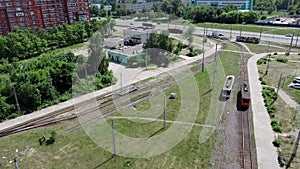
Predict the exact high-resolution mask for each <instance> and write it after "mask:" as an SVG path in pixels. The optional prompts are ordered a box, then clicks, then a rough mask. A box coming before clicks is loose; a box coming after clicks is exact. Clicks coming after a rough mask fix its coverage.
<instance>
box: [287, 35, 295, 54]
mask: <svg viewBox="0 0 300 169" xmlns="http://www.w3.org/2000/svg"><path fill="white" fill-rule="evenodd" d="M293 40H294V34H293V36H292V38H291V43H290V47H289V52H288V54H290V52H291V49H292V46H293Z"/></svg>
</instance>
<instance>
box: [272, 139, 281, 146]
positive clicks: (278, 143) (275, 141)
mask: <svg viewBox="0 0 300 169" xmlns="http://www.w3.org/2000/svg"><path fill="white" fill-rule="evenodd" d="M272 143H273V145H274V146H275V147H280V144H281V142H280V140H279V139H275V140H274V141H273V142H272Z"/></svg>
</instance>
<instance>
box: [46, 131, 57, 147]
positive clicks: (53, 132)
mask: <svg viewBox="0 0 300 169" xmlns="http://www.w3.org/2000/svg"><path fill="white" fill-rule="evenodd" d="M55 140H56V132H55V131H51V136H50V137H49V139H48V140H47V141H46V145H50V144H53V143H54V142H55Z"/></svg>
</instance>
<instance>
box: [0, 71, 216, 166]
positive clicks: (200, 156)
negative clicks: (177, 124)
mask: <svg viewBox="0 0 300 169" xmlns="http://www.w3.org/2000/svg"><path fill="white" fill-rule="evenodd" d="M196 80H197V83H198V87H199V92H200V94H202V93H204V92H206V91H207V90H209V88H210V85H209V83H207V81H209V79H208V74H207V73H206V72H205V73H201V74H199V75H197V76H196ZM170 92H176V93H179V88H178V87H175V88H172V89H170V90H169V91H167V95H168V94H169V93H170ZM180 101H181V100H180V95H178V94H177V98H176V99H175V100H168V102H167V105H168V106H167V108H168V109H167V110H168V111H167V118H168V119H170V120H172V119H175V118H176V117H177V112H178V106H180V104H179V103H180ZM171 102H172V103H171ZM147 104H148V103H147V101H145V102H141V103H139V104H138V105H137V106H136V107H138V109H140V110H142V109H147ZM209 105H210V95H209V94H206V95H204V96H202V97H201V102H200V105H199V106H200V111H199V114H198V116H197V120H196V122H197V123H204V120H205V119H206V115H207V113H208V112H207V111H206V110H207V109H209ZM160 118H162V117H160ZM108 121H109V120H108ZM76 123H77V122H76V121H70V122H64V123H61V124H58V125H54V126H49V127H43V128H39V129H34V130H30V131H26V132H22V133H19V134H15V135H12V136H9V137H4V138H1V139H0V143H1V144H0V156H1V157H2V156H5V157H8V158H9V159H10V160H11V159H13V156H14V154H15V153H14V152H15V149H19V151H22V152H23V151H24V152H25V156H23V157H19V158H18V159H19V166H20V167H22V168H32V167H33V166H34V168H96V167H97V166H98V167H99V168H137V169H138V168H160V167H163V166H174V167H180V168H190V167H192V168H195V167H197V168H209V166H210V164H209V163H210V157H211V155H212V152H213V148H214V142H215V135H214V134H213V136H212V137H210V139H209V140H207V141H206V142H204V143H202V144H199V140H198V138H199V133H200V131H201V128H202V127H199V126H194V127H193V128H192V130H191V132H190V133H189V134H188V135H187V136H186V137H185V138H184V139H183V140H182V141H181V142H180V143H179V144H178V145H176V146H175V147H174V148H173V149H171V150H170V151H168V152H166V153H163V154H161V155H158V156H154V157H151V158H147V159H133V158H125V157H119V156H118V157H117V158H116V159H112V160H109V161H107V162H106V163H103V162H105V161H106V160H108V159H110V157H111V153H109V152H107V151H105V150H103V149H102V148H100V147H98V146H97V145H96V144H95V143H94V142H93V141H92V140H91V139H90V138H89V137H88V136H87V135H86V133H85V132H84V131H83V130H79V131H76V132H75V133H72V134H66V133H65V130H66V129H67V128H68V127H69V126H72V125H75V124H76ZM171 125H172V124H170V123H168V124H167V127H170V126H171ZM161 127H162V122H152V123H146V124H143V123H140V124H139V123H133V122H131V121H129V120H125V119H124V120H123V119H122V120H121V119H119V120H115V129H116V131H119V132H123V133H124V134H127V135H129V136H136V137H141V136H142V137H148V136H150V135H151V134H153V133H154V132H156V131H158V130H159V129H160V128H161ZM52 130H55V131H56V132H57V134H58V135H57V140H56V142H55V143H54V144H53V145H49V146H45V145H42V146H40V145H39V143H38V139H39V138H41V132H44V133H45V134H46V135H47V137H48V136H49V134H50V132H51V131H52ZM25 149H26V150H25ZM0 163H3V164H6V161H5V160H4V159H1V161H0ZM101 163H103V164H101ZM99 165H101V166H99Z"/></svg>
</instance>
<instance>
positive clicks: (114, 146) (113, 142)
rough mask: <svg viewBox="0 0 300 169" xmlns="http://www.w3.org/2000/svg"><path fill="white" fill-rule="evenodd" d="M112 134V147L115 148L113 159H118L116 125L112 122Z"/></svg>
mask: <svg viewBox="0 0 300 169" xmlns="http://www.w3.org/2000/svg"><path fill="white" fill-rule="evenodd" d="M111 134H112V144H113V145H112V146H113V157H114V158H115V157H116V142H115V123H114V120H111Z"/></svg>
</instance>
